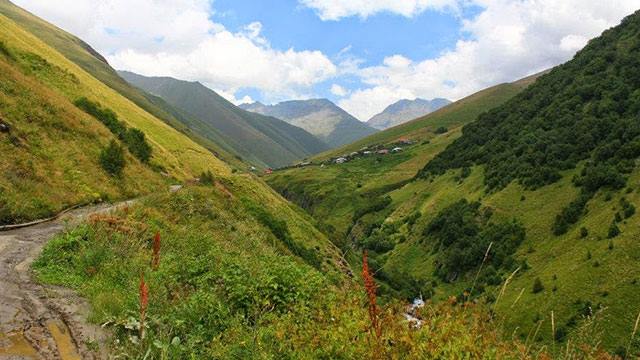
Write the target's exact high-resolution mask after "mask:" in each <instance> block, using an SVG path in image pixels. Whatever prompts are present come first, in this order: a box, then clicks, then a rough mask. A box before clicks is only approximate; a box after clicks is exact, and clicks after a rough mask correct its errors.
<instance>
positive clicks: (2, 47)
mask: <svg viewBox="0 0 640 360" xmlns="http://www.w3.org/2000/svg"><path fill="white" fill-rule="evenodd" d="M0 54H2V55H4V56H6V57H7V58H9V59H11V60H15V57H14V56H13V53H12V52H11V50H9V48H8V47H7V45H6V44H5V43H4V41H0Z"/></svg>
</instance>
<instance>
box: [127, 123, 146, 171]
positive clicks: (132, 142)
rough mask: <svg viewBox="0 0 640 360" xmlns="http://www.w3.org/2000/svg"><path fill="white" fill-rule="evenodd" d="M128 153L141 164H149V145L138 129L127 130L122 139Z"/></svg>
mask: <svg viewBox="0 0 640 360" xmlns="http://www.w3.org/2000/svg"><path fill="white" fill-rule="evenodd" d="M124 143H125V144H127V148H128V149H129V152H130V153H131V154H132V155H133V156H135V157H136V158H138V160H140V161H142V162H143V163H147V162H149V159H150V158H151V145H149V143H148V142H147V139H146V138H145V135H144V133H143V132H142V131H140V130H138V129H129V130H127V132H126V135H125V137H124Z"/></svg>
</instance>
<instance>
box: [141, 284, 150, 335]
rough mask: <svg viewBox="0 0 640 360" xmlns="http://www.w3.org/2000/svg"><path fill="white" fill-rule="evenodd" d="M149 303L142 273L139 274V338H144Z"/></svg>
mask: <svg viewBox="0 0 640 360" xmlns="http://www.w3.org/2000/svg"><path fill="white" fill-rule="evenodd" d="M148 305H149V287H148V286H147V283H146V282H144V273H141V274H140V339H143V338H144V320H145V317H146V315H147V306H148Z"/></svg>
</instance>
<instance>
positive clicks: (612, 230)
mask: <svg viewBox="0 0 640 360" xmlns="http://www.w3.org/2000/svg"><path fill="white" fill-rule="evenodd" d="M618 235H620V228H618V225H617V224H616V222H615V220H614V221H613V222H612V223H611V225H610V226H609V233H608V234H607V237H608V238H609V239H613V238H614V237H616V236H618Z"/></svg>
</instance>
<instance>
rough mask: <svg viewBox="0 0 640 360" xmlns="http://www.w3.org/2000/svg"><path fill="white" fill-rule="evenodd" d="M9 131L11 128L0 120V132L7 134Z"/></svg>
mask: <svg viewBox="0 0 640 360" xmlns="http://www.w3.org/2000/svg"><path fill="white" fill-rule="evenodd" d="M9 131H11V126H9V124H7V123H6V122H4V120H2V119H0V132H2V133H8V132H9Z"/></svg>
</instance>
